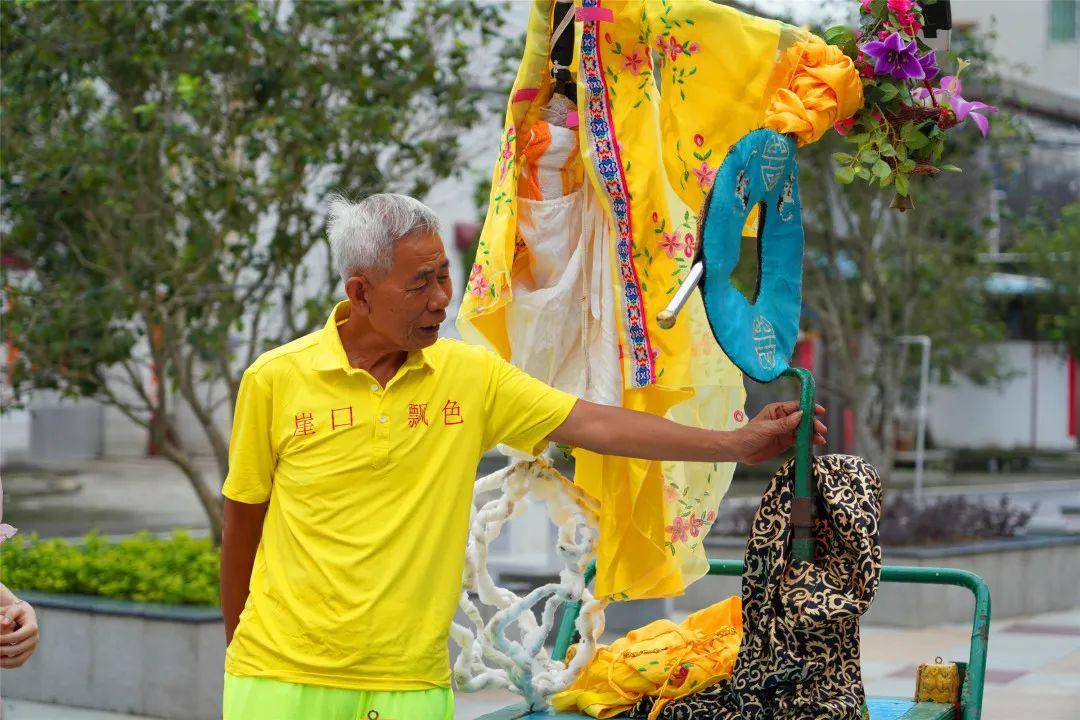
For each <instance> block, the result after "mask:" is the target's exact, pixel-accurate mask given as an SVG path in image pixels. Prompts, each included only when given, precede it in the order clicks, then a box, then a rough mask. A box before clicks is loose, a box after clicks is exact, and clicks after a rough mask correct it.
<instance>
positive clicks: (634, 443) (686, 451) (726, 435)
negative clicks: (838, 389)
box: [548, 400, 826, 465]
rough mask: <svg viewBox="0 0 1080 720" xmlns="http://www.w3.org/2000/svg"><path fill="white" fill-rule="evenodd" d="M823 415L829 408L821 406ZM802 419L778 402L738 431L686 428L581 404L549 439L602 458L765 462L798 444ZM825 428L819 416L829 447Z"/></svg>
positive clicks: (818, 439) (820, 434)
mask: <svg viewBox="0 0 1080 720" xmlns="http://www.w3.org/2000/svg"><path fill="white" fill-rule="evenodd" d="M814 412H815V414H817V415H824V414H825V408H823V407H821V406H820V405H817V406H815V408H814ZM801 419H802V411H800V410H799V403H797V402H782V403H772V404H770V405H767V406H765V408H764V409H763V410H762V411H761V412H760V413H758V415H757V417H755V418H754V419H753V420H751V421H750V422H749V423H747V424H746V425H745V426H743V427H741V428H739V429H738V430H731V431H726V432H725V431H722V430H707V429H703V428H695V427H689V426H687V425H680V424H679V423H676V422H672V421H671V420H667V419H665V418H662V417H658V416H656V415H652V414H650V413H645V412H638V411H636V410H626V409H625V408H619V407H612V406H610V405H599V404H597V403H591V402H588V401H587V400H578V401H577V404H576V405H574V409H573V410H571V411H570V414H569V415H568V416H567V418H566V420H564V421H563V423H562V425H560V426H559V427H557V428H556V429H555V431H554V432H552V433H551V435H550V436H548V439H549V440H552V441H554V442H557V443H561V444H563V445H570V446H571V447H579V448H583V449H585V450H591V451H592V452H596V453H600V454H602V455H621V456H624V457H634V458H642V459H645V460H686V461H692V462H740V463H746V464H751V465H752V464H754V463H759V462H762V461H764V460H768V459H769V458H772V457H775V456H776V455H779V454H780V453H782V452H784V451H786V450H787V449H788V448H790V447H791V446H792V445H794V444H795V431H796V429H797V428H798V427H799V421H800V420H801ZM825 432H826V428H825V425H824V424H823V423H822V422H821V421H820V420H817V419H816V418H815V420H814V444H815V445H823V444H825Z"/></svg>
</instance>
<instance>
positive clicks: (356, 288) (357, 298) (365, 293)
mask: <svg viewBox="0 0 1080 720" xmlns="http://www.w3.org/2000/svg"><path fill="white" fill-rule="evenodd" d="M345 296H346V297H348V298H349V304H350V305H351V306H352V312H354V313H360V314H361V315H369V314H371V281H370V280H368V278H367V277H366V276H364V275H353V276H352V277H351V278H349V279H348V280H346V281H345Z"/></svg>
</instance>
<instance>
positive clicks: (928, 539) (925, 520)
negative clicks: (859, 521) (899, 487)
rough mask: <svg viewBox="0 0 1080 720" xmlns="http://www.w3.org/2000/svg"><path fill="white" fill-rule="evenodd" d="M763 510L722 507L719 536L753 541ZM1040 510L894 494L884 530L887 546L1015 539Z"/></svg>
mask: <svg viewBox="0 0 1080 720" xmlns="http://www.w3.org/2000/svg"><path fill="white" fill-rule="evenodd" d="M756 512H757V506H755V505H753V504H749V503H742V504H738V505H732V506H730V507H727V508H725V509H722V510H721V512H720V515H719V517H718V518H717V521H716V524H715V525H714V526H713V528H714V529H713V532H714V533H716V534H718V535H731V536H735V537H748V536H749V535H750V532H751V531H752V530H753V524H754V514H755V513H756ZM1034 512H1035V509H1034V508H1027V507H1020V506H1018V505H1016V504H1015V503H1013V502H1011V501H1010V500H1009V499H1008V498H1007V497H1004V496H1002V497H1001V499H1000V500H998V501H996V502H993V501H988V500H981V499H978V498H972V497H965V496H963V495H946V496H941V497H931V498H928V499H926V500H925V501H924V502H923V503H922V504H921V505H919V504H916V503H915V502H914V500H913V499H912V498H911V497H910V496H909V495H906V494H902V493H888V494H887V495H886V497H885V504H884V507H883V508H882V513H881V522H880V525H879V530H880V533H881V543H882V544H883V545H885V546H886V547H904V546H912V545H949V544H953V543H962V542H970V541H974V540H991V539H999V538H1008V537H1015V536H1017V535H1020V534H1022V533H1023V531H1024V528H1025V527H1027V524H1028V522H1029V521H1030V520H1031V517H1032V515H1034Z"/></svg>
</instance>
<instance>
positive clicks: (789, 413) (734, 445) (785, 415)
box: [730, 401, 827, 465]
mask: <svg viewBox="0 0 1080 720" xmlns="http://www.w3.org/2000/svg"><path fill="white" fill-rule="evenodd" d="M814 414H815V415H819V416H820V415H824V414H825V408H823V407H822V406H820V405H815V406H814ZM802 415H803V414H802V410H800V409H799V403H797V402H795V401H788V402H778V403H771V404H769V405H766V406H765V407H764V409H762V411H761V412H759V413H758V414H757V417H755V418H754V419H753V420H751V421H750V422H748V423H747V424H746V425H744V426H743V427H741V428H739V429H738V430H735V431H733V432H731V433H730V442H731V449H732V450H733V451H734V453H735V458H736V461H737V462H741V463H745V464H747V465H756V464H757V463H759V462H763V461H765V460H769V459H770V458H774V457H776V456H777V455H779V454H781V453H783V452H785V451H786V450H787V449H788V448H790V447H791V446H792V445H794V444H795V431H796V430H798V428H799V421H800V420H802ZM826 431H827V429H826V427H825V424H824V423H823V422H821V421H820V420H818V419H817V418H815V419H814V444H815V445H824V444H825V433H826Z"/></svg>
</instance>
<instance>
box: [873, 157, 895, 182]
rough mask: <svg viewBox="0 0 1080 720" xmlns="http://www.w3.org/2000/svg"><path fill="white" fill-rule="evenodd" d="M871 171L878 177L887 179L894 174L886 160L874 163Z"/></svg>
mask: <svg viewBox="0 0 1080 720" xmlns="http://www.w3.org/2000/svg"><path fill="white" fill-rule="evenodd" d="M871 171H872V172H873V173H874V175H875V176H876V177H879V178H887V177H889V175H890V174H891V173H892V168H891V167H889V163H887V162H885V161H884V160H878V161H877V162H875V163H874V167H873V168H871Z"/></svg>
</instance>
